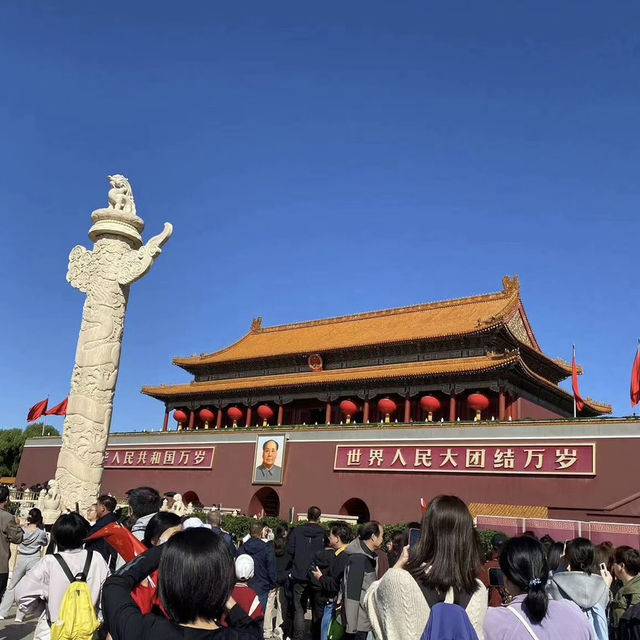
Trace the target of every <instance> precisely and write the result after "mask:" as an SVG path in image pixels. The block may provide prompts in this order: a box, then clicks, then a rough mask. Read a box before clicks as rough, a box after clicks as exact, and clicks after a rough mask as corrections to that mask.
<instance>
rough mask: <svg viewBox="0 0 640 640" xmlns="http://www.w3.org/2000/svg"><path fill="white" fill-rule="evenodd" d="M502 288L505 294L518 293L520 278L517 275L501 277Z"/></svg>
mask: <svg viewBox="0 0 640 640" xmlns="http://www.w3.org/2000/svg"><path fill="white" fill-rule="evenodd" d="M502 288H503V289H504V292H505V293H506V294H509V295H511V294H514V293H520V280H519V279H518V276H513V278H510V277H509V276H505V277H504V278H502Z"/></svg>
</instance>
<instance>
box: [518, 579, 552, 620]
mask: <svg viewBox="0 0 640 640" xmlns="http://www.w3.org/2000/svg"><path fill="white" fill-rule="evenodd" d="M545 582H546V580H545ZM528 587H529V588H528V591H527V597H526V598H525V599H524V602H523V603H522V608H523V609H525V610H526V611H525V612H526V614H527V617H528V618H529V620H531V622H533V623H534V624H538V623H540V622H541V621H542V619H543V618H544V617H545V616H546V615H547V607H548V606H549V598H548V596H547V592H546V590H545V588H544V585H543V584H542V580H540V578H533V580H529V585H528Z"/></svg>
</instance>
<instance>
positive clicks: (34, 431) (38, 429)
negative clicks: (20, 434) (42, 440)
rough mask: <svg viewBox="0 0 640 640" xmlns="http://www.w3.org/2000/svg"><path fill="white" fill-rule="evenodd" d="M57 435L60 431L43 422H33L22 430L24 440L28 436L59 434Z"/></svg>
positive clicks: (37, 436)
mask: <svg viewBox="0 0 640 640" xmlns="http://www.w3.org/2000/svg"><path fill="white" fill-rule="evenodd" d="M43 427H44V429H43ZM59 435H60V432H59V431H58V430H57V429H56V428H55V427H52V426H51V425H50V424H43V423H42V422H34V423H33V424H30V425H29V426H28V427H27V428H26V429H25V430H24V439H25V440H28V439H29V438H39V437H40V436H59Z"/></svg>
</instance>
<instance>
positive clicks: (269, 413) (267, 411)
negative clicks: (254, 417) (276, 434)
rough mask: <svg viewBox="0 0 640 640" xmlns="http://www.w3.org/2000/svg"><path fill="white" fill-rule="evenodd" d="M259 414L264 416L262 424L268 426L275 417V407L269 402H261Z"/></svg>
mask: <svg viewBox="0 0 640 640" xmlns="http://www.w3.org/2000/svg"><path fill="white" fill-rule="evenodd" d="M258 415H259V416H260V417H261V418H262V426H263V427H266V426H267V425H268V424H269V420H271V418H273V409H272V408H271V407H270V406H269V405H268V404H261V405H260V406H259V407H258Z"/></svg>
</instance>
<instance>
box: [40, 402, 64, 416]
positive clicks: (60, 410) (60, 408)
mask: <svg viewBox="0 0 640 640" xmlns="http://www.w3.org/2000/svg"><path fill="white" fill-rule="evenodd" d="M68 402H69V398H65V399H64V400H63V401H62V402H61V403H60V404H57V405H56V406H55V407H53V408H52V409H49V411H46V412H45V415H46V416H66V415H67V403H68Z"/></svg>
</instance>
